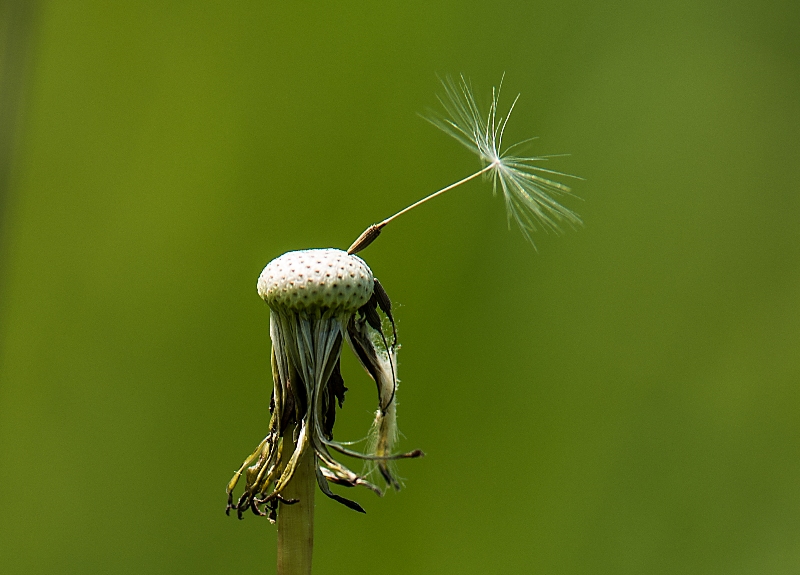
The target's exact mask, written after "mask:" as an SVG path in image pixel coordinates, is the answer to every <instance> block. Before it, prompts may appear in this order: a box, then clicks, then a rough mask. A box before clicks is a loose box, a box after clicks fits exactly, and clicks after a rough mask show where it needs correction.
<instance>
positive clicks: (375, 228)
mask: <svg viewBox="0 0 800 575" xmlns="http://www.w3.org/2000/svg"><path fill="white" fill-rule="evenodd" d="M381 228H383V224H372V225H371V226H370V227H368V228H367V229H366V230H364V232H363V233H362V234H361V235H360V236H358V239H357V240H356V241H354V242H353V245H351V246H350V247H349V248H347V253H348V255H351V256H352V255H353V254H357V253H358V252H360V251H361V250H363V249H364V248H366V247H367V246H368V245H370V244H371V243H372V242H374V241H375V240H376V239H377V237H378V236H379V235H381Z"/></svg>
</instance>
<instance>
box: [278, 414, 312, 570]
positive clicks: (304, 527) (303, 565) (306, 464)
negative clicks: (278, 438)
mask: <svg viewBox="0 0 800 575" xmlns="http://www.w3.org/2000/svg"><path fill="white" fill-rule="evenodd" d="M293 437H294V428H293V427H292V426H290V427H289V428H288V429H286V431H285V432H284V435H283V441H285V442H288V443H292V438H293ZM293 451H294V445H292V446H291V448H290V447H289V445H285V446H284V448H283V457H284V458H285V461H288V459H289V457H291V454H292V452H293ZM316 486H317V477H316V472H315V469H314V453H313V450H312V449H311V447H310V446H309V447H307V449H306V451H305V453H303V455H302V456H301V457H300V461H298V462H297V468H296V470H295V472H294V476H293V477H292V480H291V481H290V482H289V483H288V484H287V485H286V487H285V488H284V490H283V493H282V495H283V497H284V498H285V499H289V500H291V499H297V500H298V501H297V503H294V504H291V505H287V504H284V503H279V504H278V575H311V556H312V553H313V551H314V494H315V493H316Z"/></svg>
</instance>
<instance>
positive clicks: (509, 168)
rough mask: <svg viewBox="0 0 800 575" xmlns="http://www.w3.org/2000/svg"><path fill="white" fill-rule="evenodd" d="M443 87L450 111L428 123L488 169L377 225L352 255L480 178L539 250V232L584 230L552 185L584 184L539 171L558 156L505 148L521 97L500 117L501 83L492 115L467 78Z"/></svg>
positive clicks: (562, 189) (566, 192) (565, 191)
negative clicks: (408, 215)
mask: <svg viewBox="0 0 800 575" xmlns="http://www.w3.org/2000/svg"><path fill="white" fill-rule="evenodd" d="M442 86H443V87H444V95H441V96H438V100H439V103H440V104H441V105H442V108H444V114H431V115H429V116H425V119H426V120H428V121H429V122H430V123H431V124H433V125H434V126H436V127H437V128H439V129H440V130H442V131H443V132H445V133H446V134H449V135H451V136H452V137H453V138H455V139H456V140H458V141H459V142H461V144H463V145H464V146H465V147H466V148H467V149H469V150H470V151H472V152H473V153H474V154H476V155H477V156H478V157H479V158H480V160H481V163H482V164H483V168H482V169H480V170H478V171H477V172H475V173H474V174H472V175H470V176H467V177H466V178H463V179H461V180H459V181H457V182H455V183H454V184H450V185H449V186H447V187H445V188H442V189H441V190H438V191H436V192H434V193H432V194H430V195H428V196H426V197H424V198H422V199H421V200H419V201H418V202H416V203H414V204H411V205H410V206H408V207H406V208H404V209H402V210H400V211H399V212H397V213H396V214H394V215H393V216H390V217H388V218H386V219H385V220H383V221H382V222H380V223H377V224H373V225H371V226H370V227H368V228H367V229H366V230H364V232H363V233H362V234H361V235H360V236H359V237H358V239H356V241H355V242H353V244H352V245H351V246H350V248H349V249H348V253H350V254H355V253H358V252H359V251H361V250H363V249H364V248H366V247H367V246H368V245H369V244H371V243H372V242H373V241H375V239H376V238H377V237H378V236H379V235H380V233H381V231H382V230H383V228H384V227H385V226H386V225H387V224H389V222H391V221H392V220H394V219H396V218H398V217H400V216H402V215H403V214H405V213H406V212H409V211H411V210H413V209H414V208H416V207H417V206H420V205H422V204H424V203H425V202H427V201H428V200H432V199H433V198H435V197H436V196H439V195H441V194H443V193H445V192H448V191H450V190H452V189H453V188H456V187H458V186H460V185H461V184H465V183H467V182H468V181H470V180H473V179H475V178H477V177H479V176H484V177H488V178H490V179H491V181H492V190H493V192H494V194H495V195H496V194H497V190H498V188H499V189H500V190H501V191H502V193H503V198H504V199H505V204H506V215H507V218H508V223H509V227H510V225H511V220H512V219H513V220H514V221H516V222H517V225H518V226H519V228H520V230H521V231H522V234H523V235H524V236H525V238H526V239H527V240H528V241H529V242H531V244H532V245H534V248H535V247H536V246H535V244H534V243H533V238H532V237H531V234H532V233H533V232H535V231H536V230H537V229H538V228H539V227H541V228H543V229H544V230H545V231H547V230H550V231H553V232H557V233H559V232H560V231H561V226H560V224H562V223H564V222H566V223H567V224H569V225H570V226H571V227H576V226H579V225H581V224H582V221H581V218H580V216H578V214H576V213H575V212H573V211H572V210H570V209H569V208H567V207H565V206H562V205H561V204H560V203H559V202H558V201H557V200H556V198H560V197H562V196H570V195H572V192H571V190H570V188H569V187H568V186H566V185H564V184H562V183H560V182H557V181H556V180H554V179H552V178H553V177H558V176H560V177H566V178H576V179H580V178H577V177H576V176H571V175H569V174H565V173H562V172H557V171H555V170H549V169H547V168H543V167H541V166H540V165H539V163H541V162H545V161H547V159H548V158H552V157H554V156H518V155H516V154H514V153H512V151H514V150H515V149H519V148H521V147H522V146H523V145H525V144H527V143H529V142H530V141H532V140H534V139H536V138H528V139H527V140H522V141H520V142H517V143H515V144H512V145H510V146H508V147H506V148H503V136H504V135H505V130H506V126H507V125H508V120H509V118H510V117H511V112H513V111H514V107H515V106H516V104H517V101H518V100H519V95H517V97H516V98H515V99H514V101H513V102H512V104H511V107H510V108H509V109H508V111H507V112H506V113H505V114H502V113H501V112H500V111H499V100H500V89H501V87H502V81H501V82H500V87H498V88H496V89H495V88H492V101H491V103H490V104H489V110H488V112H486V113H484V112H482V111H481V109H480V107H479V106H478V103H477V101H476V99H475V95H474V93H473V90H472V85H471V84H470V82H469V81H468V80H466V79H465V78H464V76H461V78H460V81H459V82H456V81H455V80H453V79H452V78H450V77H446V78H445V79H444V80H442Z"/></svg>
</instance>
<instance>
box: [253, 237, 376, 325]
mask: <svg viewBox="0 0 800 575" xmlns="http://www.w3.org/2000/svg"><path fill="white" fill-rule="evenodd" d="M373 289H374V279H373V276H372V270H370V269H369V266H368V265H367V264H366V263H364V260H362V259H361V258H360V257H358V256H353V255H349V254H348V253H347V252H345V251H342V250H337V249H333V248H330V249H316V250H300V251H295V252H287V253H285V254H283V255H282V256H279V257H277V258H275V259H274V260H272V261H271V262H269V263H268V264H267V267H265V268H264V271H262V272H261V275H260V276H259V278H258V295H260V296H261V297H262V299H263V300H264V301H266V302H267V304H268V305H269V306H270V307H271V308H273V309H280V308H283V309H292V310H307V309H309V308H313V307H317V308H324V309H341V310H342V311H355V310H357V309H358V308H360V307H361V306H362V305H364V304H365V303H367V301H368V300H369V298H370V296H371V295H372V290H373Z"/></svg>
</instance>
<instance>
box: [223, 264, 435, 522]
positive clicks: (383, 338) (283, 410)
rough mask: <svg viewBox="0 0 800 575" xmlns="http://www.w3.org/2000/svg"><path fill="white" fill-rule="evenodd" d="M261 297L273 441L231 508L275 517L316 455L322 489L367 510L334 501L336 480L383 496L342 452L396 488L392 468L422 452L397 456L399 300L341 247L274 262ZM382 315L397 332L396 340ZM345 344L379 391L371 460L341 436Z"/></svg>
mask: <svg viewBox="0 0 800 575" xmlns="http://www.w3.org/2000/svg"><path fill="white" fill-rule="evenodd" d="M258 295H260V296H261V298H262V299H263V300H264V301H265V302H266V303H267V305H268V306H269V309H270V338H271V340H272V373H273V379H274V389H273V392H272V398H271V401H270V411H271V414H272V417H271V420H270V424H269V433H268V435H267V436H266V438H264V440H263V441H262V442H261V444H260V445H259V446H258V448H257V449H256V450H255V451H254V452H253V454H252V455H250V457H248V458H247V459H246V460H245V462H244V463H243V464H242V467H241V468H240V469H239V470H238V471H237V472H236V474H235V475H234V477H233V479H231V482H230V483H229V485H228V509H227V510H228V511H230V510H231V509H236V510H237V513H238V515H239V517H240V518H241V516H242V513H243V512H244V511H246V510H247V509H248V508H249V509H251V510H252V511H253V512H254V513H256V514H257V515H267V516H268V517H269V518H270V519H271V520H274V519H275V515H276V510H277V503H278V501H283V502H284V503H291V501H288V500H286V499H285V498H284V497H282V495H281V494H282V492H283V491H284V488H285V487H286V486H287V485H288V484H289V482H291V480H292V477H293V476H294V474H295V471H296V470H297V466H298V462H299V461H300V460H301V458H302V457H304V456H306V455H307V454H308V453H312V454H313V458H314V464H313V465H314V470H315V472H316V477H317V483H318V485H319V488H320V489H321V490H322V492H323V493H325V495H327V496H328V497H331V498H332V499H335V500H336V501H339V502H340V503H343V504H345V505H346V506H348V507H350V508H351V509H355V510H357V511H361V512H363V511H364V510H363V509H362V508H361V506H360V505H359V504H358V503H355V502H354V501H351V500H349V499H345V498H344V497H341V496H340V495H337V494H334V493H333V492H332V491H331V489H330V487H329V485H328V482H332V483H337V484H340V485H346V486H355V485H363V486H366V487H368V488H370V489H372V490H373V491H375V492H376V493H378V494H381V493H382V491H381V490H380V489H379V488H378V487H377V486H375V485H374V484H373V483H371V482H370V481H369V480H368V479H367V477H369V476H370V473H369V472H368V473H366V474H365V475H359V474H357V473H354V472H353V471H351V470H350V469H348V468H347V467H345V466H344V465H343V464H342V463H340V462H339V461H337V460H336V459H334V457H333V455H332V454H331V452H332V451H336V452H339V453H342V454H345V455H349V456H351V457H357V458H360V459H365V460H367V461H369V462H370V463H371V464H372V468H373V469H377V470H378V471H379V472H380V474H381V475H382V476H383V478H384V479H385V481H386V483H387V484H388V485H390V486H392V487H394V488H395V489H399V483H398V481H397V479H396V477H395V475H394V472H393V470H392V469H391V462H392V461H393V460H394V459H399V458H404V457H418V456H420V455H422V452H420V451H413V452H411V453H403V454H393V453H392V449H393V447H394V444H395V442H396V440H397V407H396V400H395V398H396V396H397V337H396V331H395V326H394V318H393V317H392V309H391V302H390V300H389V298H388V296H387V295H386V292H385V291H384V289H383V287H382V286H381V284H380V282H378V280H377V279H376V278H375V277H374V276H373V274H372V270H370V268H369V266H367V264H366V263H365V262H364V260H362V259H361V258H359V257H358V256H355V255H350V254H348V253H347V252H344V251H342V250H337V249H315V250H303V251H294V252H288V253H286V254H283V255H282V256H280V257H278V258H276V259H274V260H272V261H271V262H270V263H269V264H268V265H267V266H266V267H265V268H264V271H263V272H262V273H261V276H260V277H259V278H258ZM378 310H380V311H381V312H383V315H384V316H385V317H386V319H387V320H388V322H387V323H388V324H389V325H391V331H392V334H391V342H390V341H389V338H388V337H387V335H386V334H385V333H384V331H383V328H382V319H381V314H380V313H379V311H378ZM345 341H346V342H347V343H348V345H349V346H350V348H351V349H352V350H353V352H354V353H355V355H356V357H357V358H358V360H359V361H360V362H361V364H362V365H363V366H364V368H365V370H366V371H367V373H368V374H369V376H370V377H371V378H372V379H373V380H374V381H375V383H376V384H377V388H378V409H377V411H376V413H375V420H374V422H373V425H372V430H371V433H370V436H371V443H370V449H369V452H368V453H359V452H356V451H353V450H351V449H349V448H347V447H345V446H344V445H343V444H341V443H339V442H336V441H334V439H333V425H334V421H335V419H336V406H337V403H338V405H339V407H340V408H341V407H342V403H343V401H344V395H345V391H346V390H347V388H346V387H345V386H344V381H343V379H342V375H341V372H340V369H339V362H340V354H341V350H342V347H343V342H345ZM289 450H291V452H290V451H289ZM242 474H244V475H245V479H246V485H245V489H244V493H243V494H242V495H241V497H240V498H239V500H238V502H237V503H236V504H234V503H233V490H234V488H235V486H236V484H237V482H238V481H239V478H240V477H241V476H242ZM262 507H263V510H262Z"/></svg>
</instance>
